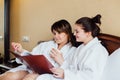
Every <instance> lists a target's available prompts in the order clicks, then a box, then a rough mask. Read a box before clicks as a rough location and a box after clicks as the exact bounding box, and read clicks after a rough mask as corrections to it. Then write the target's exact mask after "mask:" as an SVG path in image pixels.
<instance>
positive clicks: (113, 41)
mask: <svg viewBox="0 0 120 80" xmlns="http://www.w3.org/2000/svg"><path fill="white" fill-rule="evenodd" d="M98 38H99V39H100V40H101V43H102V44H103V45H104V46H105V47H106V49H107V50H108V52H109V55H110V54H112V52H113V51H115V50H116V49H118V48H120V37H118V36H114V35H110V34H105V33H100V35H99V36H98Z"/></svg>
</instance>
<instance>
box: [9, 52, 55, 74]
mask: <svg viewBox="0 0 120 80" xmlns="http://www.w3.org/2000/svg"><path fill="white" fill-rule="evenodd" d="M10 53H12V54H13V55H14V56H15V57H16V58H18V59H20V60H21V61H22V63H23V64H25V65H26V66H27V67H28V68H30V69H31V70H33V71H34V72H36V73H39V74H45V73H49V74H52V72H51V71H50V68H53V67H54V66H53V65H52V64H51V63H50V62H49V61H48V59H47V58H46V57H45V56H44V55H26V56H21V55H19V54H17V53H15V52H13V51H10Z"/></svg>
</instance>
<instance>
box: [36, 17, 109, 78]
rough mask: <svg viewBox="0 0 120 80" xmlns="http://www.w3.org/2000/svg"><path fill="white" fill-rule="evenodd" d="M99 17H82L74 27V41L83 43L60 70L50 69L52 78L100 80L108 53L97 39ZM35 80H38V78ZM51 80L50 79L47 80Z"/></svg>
mask: <svg viewBox="0 0 120 80" xmlns="http://www.w3.org/2000/svg"><path fill="white" fill-rule="evenodd" d="M100 18H101V15H96V16H95V17H93V18H89V17H82V18H80V19H78V20H77V21H76V23H75V27H74V30H75V31H74V35H75V37H76V41H78V42H83V43H82V44H81V45H80V46H79V47H78V48H77V49H76V52H75V53H74V54H73V55H71V57H70V58H68V60H67V61H65V62H63V64H62V66H61V68H52V69H51V71H52V72H53V73H54V77H56V78H59V79H62V80H100V77H101V74H102V72H103V69H104V66H105V64H106V61H107V57H108V52H107V50H106V49H105V48H104V47H103V46H102V44H101V43H100V41H99V40H98V38H97V35H98V34H99V33H100V28H99V25H100V24H101V21H100ZM37 80H45V79H40V78H39V77H38V79H37ZM47 80H52V79H47Z"/></svg>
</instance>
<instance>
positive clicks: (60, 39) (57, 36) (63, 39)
mask: <svg viewBox="0 0 120 80" xmlns="http://www.w3.org/2000/svg"><path fill="white" fill-rule="evenodd" d="M53 36H54V40H55V42H56V43H57V44H66V43H67V42H68V35H67V34H66V33H64V32H61V33H59V32H57V31H55V30H53Z"/></svg>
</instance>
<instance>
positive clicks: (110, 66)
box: [102, 48, 120, 80]
mask: <svg viewBox="0 0 120 80" xmlns="http://www.w3.org/2000/svg"><path fill="white" fill-rule="evenodd" d="M102 80H120V48H119V49H117V50H115V51H114V52H113V53H112V54H111V55H110V56H109V57H108V61H107V64H106V67H105V69H104V71H103V75H102Z"/></svg>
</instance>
